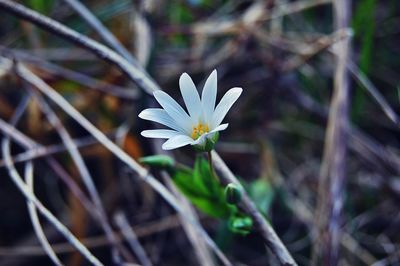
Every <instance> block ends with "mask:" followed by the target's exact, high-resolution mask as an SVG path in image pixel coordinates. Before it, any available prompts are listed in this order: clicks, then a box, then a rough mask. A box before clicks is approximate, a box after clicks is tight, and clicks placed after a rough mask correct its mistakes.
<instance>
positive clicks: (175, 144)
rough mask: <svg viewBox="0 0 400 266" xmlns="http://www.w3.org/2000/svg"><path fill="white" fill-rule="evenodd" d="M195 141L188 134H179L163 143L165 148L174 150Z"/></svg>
mask: <svg viewBox="0 0 400 266" xmlns="http://www.w3.org/2000/svg"><path fill="white" fill-rule="evenodd" d="M191 143H193V139H192V138H191V137H189V136H186V135H178V136H175V137H172V138H170V139H169V140H167V141H166V142H164V144H163V145H162V148H163V150H173V149H176V148H179V147H183V146H186V145H188V144H191Z"/></svg>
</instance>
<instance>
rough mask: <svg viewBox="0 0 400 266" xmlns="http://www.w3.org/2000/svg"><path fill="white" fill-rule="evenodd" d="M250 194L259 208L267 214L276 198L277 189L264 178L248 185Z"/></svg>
mask: <svg viewBox="0 0 400 266" xmlns="http://www.w3.org/2000/svg"><path fill="white" fill-rule="evenodd" d="M247 189H248V193H249V196H250V197H251V198H252V200H253V201H254V203H255V204H256V205H257V207H258V209H259V210H260V211H261V212H262V213H263V214H264V215H267V213H268V210H269V208H270V207H271V205H272V202H273V200H274V198H275V191H274V189H273V188H272V186H271V185H270V183H269V182H268V181H267V180H265V179H264V178H260V179H258V180H256V181H253V182H252V183H251V184H249V185H248V187H247Z"/></svg>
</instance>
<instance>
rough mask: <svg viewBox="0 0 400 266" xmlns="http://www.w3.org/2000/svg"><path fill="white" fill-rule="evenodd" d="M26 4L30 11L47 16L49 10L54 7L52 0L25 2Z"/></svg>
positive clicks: (30, 0)
mask: <svg viewBox="0 0 400 266" xmlns="http://www.w3.org/2000/svg"><path fill="white" fill-rule="evenodd" d="M26 4H27V5H28V6H29V7H31V8H32V9H34V10H36V11H38V12H40V13H43V14H48V13H49V12H50V10H51V8H52V7H53V5H54V1H53V0H26Z"/></svg>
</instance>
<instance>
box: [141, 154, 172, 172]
mask: <svg viewBox="0 0 400 266" xmlns="http://www.w3.org/2000/svg"><path fill="white" fill-rule="evenodd" d="M139 162H140V163H142V164H145V165H148V166H150V167H156V168H161V169H166V170H170V169H172V168H174V166H175V161H174V159H173V158H171V157H169V156H167V155H151V156H146V157H142V158H140V159H139Z"/></svg>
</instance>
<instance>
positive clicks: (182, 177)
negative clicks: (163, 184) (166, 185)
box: [172, 156, 236, 218]
mask: <svg viewBox="0 0 400 266" xmlns="http://www.w3.org/2000/svg"><path fill="white" fill-rule="evenodd" d="M172 178H173V181H174V183H175V184H176V186H177V187H178V188H179V190H180V191H181V192H182V193H183V194H184V195H185V196H186V197H187V198H188V199H189V200H190V201H191V202H192V203H193V204H194V205H195V206H196V207H197V208H198V209H199V210H201V211H202V212H203V213H205V214H207V215H210V216H212V217H216V218H228V217H229V216H230V215H231V213H232V212H235V211H236V207H234V206H229V205H228V204H227V203H226V201H225V196H224V188H223V187H222V186H221V185H220V184H219V182H218V180H217V179H216V177H214V175H213V173H212V172H211V169H210V166H209V164H208V161H207V160H205V159H204V158H203V157H201V156H198V157H197V158H196V161H195V165H194V169H193V170H191V169H186V168H181V167H178V168H176V169H175V171H174V172H173V173H172Z"/></svg>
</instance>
